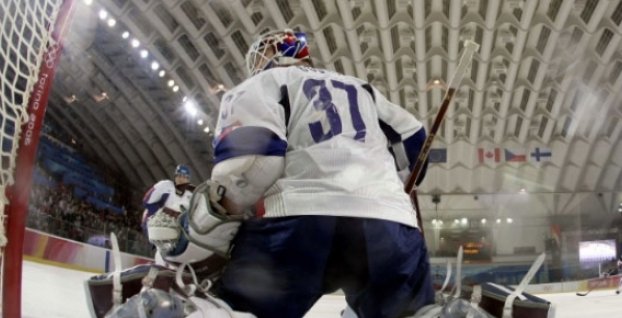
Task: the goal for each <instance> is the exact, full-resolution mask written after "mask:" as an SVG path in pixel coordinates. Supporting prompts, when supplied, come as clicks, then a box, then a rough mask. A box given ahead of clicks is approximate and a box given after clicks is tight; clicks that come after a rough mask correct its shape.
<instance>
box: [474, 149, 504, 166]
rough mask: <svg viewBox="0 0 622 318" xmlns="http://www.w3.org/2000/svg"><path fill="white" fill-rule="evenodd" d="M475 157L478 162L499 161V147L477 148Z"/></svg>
mask: <svg viewBox="0 0 622 318" xmlns="http://www.w3.org/2000/svg"><path fill="white" fill-rule="evenodd" d="M477 157H478V159H479V163H484V162H491V161H493V162H499V161H500V160H501V149H500V148H494V149H492V150H491V149H485V148H477Z"/></svg>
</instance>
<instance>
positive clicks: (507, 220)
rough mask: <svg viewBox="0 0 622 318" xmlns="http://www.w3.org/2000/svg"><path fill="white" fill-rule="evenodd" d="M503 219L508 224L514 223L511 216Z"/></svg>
mask: <svg viewBox="0 0 622 318" xmlns="http://www.w3.org/2000/svg"><path fill="white" fill-rule="evenodd" d="M505 221H506V222H508V224H512V223H514V220H512V218H507V219H506V220H505Z"/></svg>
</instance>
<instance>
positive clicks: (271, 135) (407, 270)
mask: <svg viewBox="0 0 622 318" xmlns="http://www.w3.org/2000/svg"><path fill="white" fill-rule="evenodd" d="M247 67H248V71H249V75H250V78H249V79H247V80H246V81H244V82H243V83H241V84H240V85H238V86H237V87H235V88H234V89H232V90H230V91H229V92H227V93H226V94H225V95H224V96H223V98H222V101H221V106H220V113H219V118H218V124H217V127H216V135H215V138H214V154H215V160H214V162H215V165H214V168H213V171H212V177H211V180H209V181H207V182H205V183H203V184H202V185H200V186H199V187H197V189H196V190H195V192H194V194H193V197H192V202H191V203H190V206H189V209H188V211H187V214H185V215H186V216H185V219H184V220H186V221H182V222H180V224H181V225H182V229H189V230H188V231H183V230H182V235H181V236H180V240H181V241H183V240H187V241H190V242H200V243H201V244H197V246H199V247H204V248H205V251H206V252H208V253H213V251H214V249H213V248H210V246H212V245H213V244H212V243H210V240H213V237H214V236H213V235H211V234H210V233H226V234H229V235H230V236H229V237H231V236H232V235H233V234H235V233H236V230H238V228H237V226H238V225H239V224H240V220H241V218H243V216H245V215H246V216H248V211H249V208H250V207H251V206H252V205H253V204H255V202H257V200H259V199H260V198H263V199H264V209H265V214H264V215H263V216H262V217H250V218H248V219H246V220H245V221H243V222H241V226H240V227H239V230H238V231H237V235H236V236H235V239H234V240H233V242H232V246H233V248H232V249H231V251H230V259H229V261H228V263H227V265H226V267H225V269H224V271H223V272H222V275H221V276H220V277H219V278H218V280H217V281H216V283H215V284H216V285H215V287H214V288H213V289H212V292H214V293H215V294H216V295H217V296H218V297H219V298H221V299H222V300H224V301H225V302H226V303H227V304H228V305H229V306H231V308H233V310H235V311H238V312H250V313H252V314H254V315H255V316H257V317H302V316H304V315H305V313H306V312H307V311H308V310H309V309H310V308H311V307H312V306H313V304H314V303H315V302H316V301H317V300H318V299H319V298H320V297H321V296H322V295H324V294H327V293H331V292H334V291H336V290H337V289H342V290H343V291H344V293H345V295H346V301H347V302H348V305H349V307H350V308H352V309H353V310H354V312H355V313H356V314H357V315H358V317H399V316H405V315H408V314H412V313H414V312H416V311H417V310H418V309H419V308H421V307H423V306H424V305H428V304H431V303H433V302H434V291H433V288H432V282H431V276H430V269H429V263H428V254H427V250H426V246H425V242H424V240H423V237H422V235H421V231H420V230H419V226H420V225H419V224H417V218H416V213H417V211H415V210H414V209H413V207H412V206H411V203H410V199H409V196H408V195H407V194H406V193H405V192H404V190H403V183H402V181H401V180H400V177H399V174H398V170H405V171H408V169H409V168H412V166H413V165H414V163H415V161H416V159H417V156H418V154H419V150H420V149H421V146H422V145H423V142H424V141H425V137H426V135H425V130H424V129H423V125H422V124H421V122H419V121H418V120H417V119H416V118H415V117H414V116H413V115H412V114H410V113H409V112H407V111H406V110H405V109H403V108H402V107H400V106H398V105H395V104H393V103H391V102H390V101H388V100H387V99H386V98H385V97H384V96H383V95H382V94H381V93H380V92H379V91H378V90H377V89H375V88H374V87H372V86H371V85H369V84H368V83H366V82H364V81H362V80H359V79H356V78H354V77H351V76H346V75H342V74H337V73H334V72H331V71H327V70H321V69H316V68H313V67H312V64H311V60H310V55H309V51H308V47H307V43H306V39H305V37H304V34H301V33H294V32H292V31H288V30H287V31H278V32H273V33H269V34H266V35H263V36H262V37H261V38H260V39H259V40H257V41H256V42H255V43H253V45H252V46H251V48H250V50H249V52H248V54H247ZM396 167H397V169H396ZM423 175H424V174H423V173H422V174H421V178H423ZM215 220H220V221H215ZM230 224H232V226H230V227H228V226H229V225H230ZM222 228H225V229H227V230H220V229H222ZM197 235H200V236H201V237H199V238H197V237H196V236H197ZM216 239H217V240H216V242H217V243H218V244H220V243H222V244H225V241H226V239H225V235H220V236H218V235H216ZM226 243H227V244H228V242H226ZM179 244H180V243H179V242H175V246H180V245H179ZM222 244H220V245H221V246H225V245H222ZM226 246H228V245H226Z"/></svg>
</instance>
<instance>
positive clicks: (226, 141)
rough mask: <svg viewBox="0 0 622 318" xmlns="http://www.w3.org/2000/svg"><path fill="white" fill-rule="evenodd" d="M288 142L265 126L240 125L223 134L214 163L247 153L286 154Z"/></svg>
mask: <svg viewBox="0 0 622 318" xmlns="http://www.w3.org/2000/svg"><path fill="white" fill-rule="evenodd" d="M286 150H287V142H286V141H285V140H283V139H281V138H279V136H278V135H277V134H275V133H274V132H273V131H271V130H270V129H267V128H263V127H256V126H248V127H239V128H236V129H234V130H233V131H231V132H229V133H227V134H225V135H224V136H221V137H220V139H219V140H218V141H217V142H216V144H215V146H214V163H218V162H221V161H223V160H227V159H230V158H235V157H240V156H245V155H263V156H281V157H282V156H285V151H286Z"/></svg>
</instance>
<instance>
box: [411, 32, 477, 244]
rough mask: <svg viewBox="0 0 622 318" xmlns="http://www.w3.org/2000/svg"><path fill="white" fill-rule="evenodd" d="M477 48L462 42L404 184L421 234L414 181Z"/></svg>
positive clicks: (421, 168) (470, 43) (420, 221)
mask: <svg viewBox="0 0 622 318" xmlns="http://www.w3.org/2000/svg"><path fill="white" fill-rule="evenodd" d="M478 48H479V44H477V43H475V42H473V41H470V40H467V41H465V42H464V52H463V53H462V56H461V57H460V61H459V62H458V66H457V67H456V71H455V72H454V75H453V76H452V78H451V80H450V81H449V85H448V86H447V91H446V92H445V96H444V97H443V101H442V103H441V107H440V109H439V111H438V114H437V115H436V118H435V119H434V124H433V125H432V129H430V134H429V135H428V138H426V140H425V142H424V143H423V146H422V147H421V151H420V152H419V156H418V157H417V161H416V162H415V166H414V167H413V170H412V171H411V172H410V176H409V177H408V181H407V182H406V186H405V187H404V190H405V191H406V193H408V194H409V195H410V200H411V202H412V204H413V205H414V206H415V210H417V222H418V223H419V228H420V229H421V233H422V234H423V222H422V220H421V209H419V201H418V199H417V191H416V189H415V181H417V178H418V177H419V174H421V170H423V167H424V165H425V162H426V160H427V159H428V155H429V153H430V148H432V142H433V141H434V137H436V133H438V129H439V128H440V126H441V122H442V121H443V119H444V118H445V113H447V109H448V108H449V104H450V103H451V101H452V100H453V98H454V95H455V94H456V89H457V88H458V86H459V85H460V82H462V78H463V77H464V74H465V73H466V70H467V68H468V67H469V65H470V64H471V61H472V60H473V54H475V52H476V51H477V49H478Z"/></svg>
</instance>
